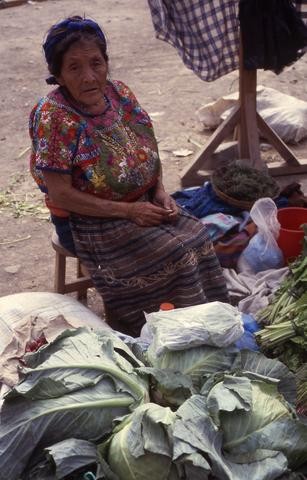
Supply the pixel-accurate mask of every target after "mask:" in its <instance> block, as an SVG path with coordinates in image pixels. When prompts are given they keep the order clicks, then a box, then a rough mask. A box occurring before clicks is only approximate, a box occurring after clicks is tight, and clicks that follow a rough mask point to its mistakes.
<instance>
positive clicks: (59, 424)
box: [0, 328, 149, 480]
mask: <svg viewBox="0 0 307 480" xmlns="http://www.w3.org/2000/svg"><path fill="white" fill-rule="evenodd" d="M26 362H27V365H28V368H25V369H24V371H23V375H24V380H23V381H22V382H21V383H19V384H18V385H17V386H16V387H15V388H13V389H12V390H10V392H9V393H8V394H7V395H6V397H5V401H4V403H3V406H2V409H1V423H0V479H1V480H4V479H6V480H7V479H10V480H17V479H19V478H20V475H21V474H22V473H23V471H24V469H25V468H26V466H27V465H28V464H29V462H30V463H35V461H37V459H38V457H37V454H40V452H41V450H43V449H44V448H46V447H49V446H51V445H53V444H55V443H57V442H59V441H63V440H68V439H71V438H77V439H82V440H88V441H91V442H99V441H100V440H102V439H103V438H104V437H106V436H107V435H108V434H110V433H111V432H112V430H113V426H114V419H116V418H118V417H121V416H122V415H126V414H128V413H130V412H131V411H132V410H133V409H134V408H135V407H136V406H137V405H139V404H140V403H143V402H147V401H148V400H149V396H148V385H147V382H146V380H144V379H143V378H142V377H141V376H140V375H139V374H137V373H136V368H137V367H139V366H140V362H139V361H138V360H137V359H136V358H135V357H134V355H133V354H132V352H131V351H130V350H129V348H128V347H126V346H125V344H124V343H123V342H121V341H119V340H118V339H117V337H116V336H115V335H114V334H112V333H111V332H110V333H109V332H107V331H105V330H101V331H97V332H95V333H94V332H91V331H90V330H88V329H86V328H80V329H77V330H67V331H65V332H64V333H62V334H61V335H60V336H59V337H58V338H57V339H56V340H55V341H54V342H52V343H50V344H48V345H46V346H44V347H42V348H40V350H38V351H37V352H36V353H32V354H29V355H27V356H26ZM29 478H31V477H29ZM43 478H44V477H43V476H41V480H43ZM59 478H61V477H59Z"/></svg>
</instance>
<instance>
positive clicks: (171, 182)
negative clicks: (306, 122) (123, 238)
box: [0, 0, 307, 314]
mask: <svg viewBox="0 0 307 480" xmlns="http://www.w3.org/2000/svg"><path fill="white" fill-rule="evenodd" d="M70 14H81V15H83V14H85V15H86V16H90V17H92V18H94V19H95V20H96V21H98V23H99V24H100V25H101V26H102V27H103V28H104V30H105V32H106V34H107V38H108V41H109V56H110V67H111V75H112V77H113V78H117V79H121V80H122V81H124V82H125V83H127V84H128V85H129V86H130V87H131V88H132V90H133V91H134V92H135V94H136V96H137V98H138V99H139V101H140V103H141V104H142V105H143V107H144V108H145V109H146V110H147V111H148V112H149V114H150V115H151V117H152V119H153V122H154V127H155V131H156V135H157V138H158V141H159V147H160V155H161V159H162V163H163V167H164V181H165V185H166V187H167V189H168V191H169V192H172V191H175V190H177V189H178V188H180V172H181V170H182V168H183V167H184V166H185V165H186V162H189V161H190V160H191V159H192V158H193V155H197V152H198V151H199V148H200V147H201V146H202V145H204V143H205V141H206V139H207V138H209V137H210V132H208V131H207V132H203V131H202V129H201V126H200V125H199V123H198V121H197V118H196V115H195V112H196V110H197V109H198V108H199V107H200V106H201V105H204V104H206V103H209V102H212V101H214V100H216V99H218V98H219V97H221V96H222V95H224V94H226V93H231V92H234V91H237V90H238V72H232V73H230V74H228V75H226V76H224V77H222V78H220V79H218V80H216V81H215V82H210V83H207V82H204V81H202V80H201V79H199V78H198V77H197V76H196V75H195V74H194V73H193V72H192V71H190V70H188V69H187V68H186V67H185V66H184V64H183V63H182V61H181V59H180V57H179V55H178V53H177V52H176V50H175V49H174V48H173V47H172V46H170V45H168V44H166V43H165V42H162V41H160V40H157V39H156V38H155V34H154V29H153V25H152V21H151V16H150V11H149V7H148V5H147V2H146V1H144V0H103V1H101V0H91V2H84V1H81V0H47V1H43V2H38V3H36V2H35V1H29V2H28V3H27V4H25V5H22V6H18V7H13V8H7V9H2V10H0V31H1V43H0V58H1V69H0V105H1V124H0V162H1V172H2V174H1V176H0V213H1V215H0V252H1V256H0V296H3V295H9V294H12V293H17V292H26V291H52V289H53V275H54V252H53V250H52V248H51V243H50V238H51V233H52V226H51V225H50V223H49V221H48V213H47V211H46V209H45V208H44V204H43V198H42V195H41V194H40V192H39V191H38V189H37V188H36V186H35V184H34V182H33V180H32V178H31V177H30V175H29V172H28V158H29V137H28V116H29V113H30V110H31V108H32V106H33V105H34V104H35V102H36V101H37V100H38V99H39V98H40V97H41V96H43V95H44V94H45V93H47V92H48V91H49V89H50V87H48V86H47V85H46V83H45V81H44V79H45V78H46V76H47V70H46V66H45V62H44V58H43V55H42V48H41V45H42V39H43V37H44V35H45V32H46V31H47V29H48V28H49V27H50V26H51V24H53V23H54V22H56V21H58V20H60V19H62V18H64V17H65V16H67V15H70ZM306 73H307V55H305V56H304V57H303V58H301V59H300V60H299V61H298V62H296V63H295V64H294V65H293V66H291V67H289V68H287V69H285V70H284V71H283V72H282V73H281V74H280V75H278V76H277V75H275V74H274V73H272V72H263V71H259V72H258V84H260V83H261V84H262V85H265V86H268V87H273V88H275V89H277V90H279V91H281V92H284V93H288V94H291V95H293V96H295V97H297V98H300V99H302V100H305V101H307V83H306V80H305V78H306ZM291 148H292V150H293V151H294V152H295V153H296V154H297V156H298V158H302V159H305V158H307V142H306V141H304V142H301V143H300V144H299V145H296V146H294V147H291ZM178 149H186V150H190V151H191V152H192V154H191V155H189V156H186V157H178V156H176V155H175V154H174V153H173V152H174V151H175V150H178ZM270 154H271V156H272V157H274V158H277V159H278V155H276V154H275V153H274V151H272V152H271V153H270ZM306 178H307V177H306V176H298V177H297V179H296V180H297V181H300V182H301V183H302V185H303V188H304V191H305V192H306V191H307V181H306ZM288 180H290V179H286V178H284V177H283V178H282V180H281V183H283V184H284V183H287V181H288ZM72 268H73V265H71V266H70V269H72ZM89 305H90V307H91V308H92V309H93V310H94V311H96V312H97V313H101V314H102V305H101V302H100V301H99V299H98V298H97V296H96V294H95V292H94V291H91V294H90V302H89Z"/></svg>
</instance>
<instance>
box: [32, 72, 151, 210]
mask: <svg viewBox="0 0 307 480" xmlns="http://www.w3.org/2000/svg"><path fill="white" fill-rule="evenodd" d="M105 101H106V105H107V106H106V109H105V111H104V112H103V113H102V114H101V115H91V114H86V113H83V112H81V111H80V110H78V109H77V108H76V106H74V105H73V104H72V103H71V102H70V101H69V98H68V96H67V95H66V93H65V90H64V89H63V88H62V87H59V88H57V89H55V90H53V91H52V92H50V93H49V94H48V95H47V96H46V97H44V98H42V99H41V100H40V101H39V102H38V104H37V105H35V107H34V108H33V110H32V112H31V115H30V122H29V129H30V137H31V139H32V153H31V159H30V169H31V174H32V176H33V178H34V180H35V181H36V183H37V184H38V186H39V188H40V189H41V191H43V192H44V193H45V194H46V205H47V206H48V207H49V209H50V211H51V213H53V214H54V215H57V216H63V217H65V216H68V215H69V212H67V211H65V210H62V209H59V208H56V207H55V206H54V205H52V202H51V201H50V199H49V198H48V190H47V186H46V183H45V181H44V171H53V172H57V173H62V174H69V175H71V176H72V184H73V186H74V187H75V188H77V189H79V190H81V191H83V192H87V193H89V194H93V195H97V196H99V197H101V198H104V199H108V200H115V201H133V200H136V199H137V198H139V197H141V196H142V195H143V194H144V193H145V192H146V191H147V190H149V189H150V188H151V187H152V186H153V185H155V183H156V181H157V178H158V176H159V173H160V159H159V155H158V148H157V142H156V139H155V135H154V132H153V128H152V124H151V120H150V118H149V116H148V114H147V113H146V112H145V111H144V110H143V109H142V107H141V106H140V105H139V103H138V101H137V100H136V98H135V96H134V94H133V93H132V92H131V90H130V89H129V88H128V87H127V86H126V85H125V84H124V83H122V82H120V81H116V80H113V81H108V83H107V87H106V91H105Z"/></svg>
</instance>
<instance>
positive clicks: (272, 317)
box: [255, 225, 307, 414]
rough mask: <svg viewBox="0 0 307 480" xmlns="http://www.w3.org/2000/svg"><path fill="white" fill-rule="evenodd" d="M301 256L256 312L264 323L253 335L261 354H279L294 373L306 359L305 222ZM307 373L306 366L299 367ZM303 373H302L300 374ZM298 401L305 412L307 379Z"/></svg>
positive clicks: (306, 253) (259, 319) (306, 251)
mask: <svg viewBox="0 0 307 480" xmlns="http://www.w3.org/2000/svg"><path fill="white" fill-rule="evenodd" d="M303 229H304V239H303V249H302V253H301V255H300V256H299V257H298V258H297V259H296V260H295V261H294V262H292V263H291V264H290V265H289V274H288V275H287V277H286V278H285V280H284V281H283V282H282V283H281V285H280V287H279V289H278V290H277V291H276V292H275V294H274V295H273V298H272V301H271V302H270V304H269V305H268V306H267V307H266V308H265V309H263V310H261V311H260V312H259V313H258V315H257V321H258V322H259V323H260V324H262V325H263V326H264V328H262V329H261V330H259V331H258V332H257V333H256V334H255V337H256V340H257V343H258V345H259V346H260V349H261V351H262V352H263V353H265V354H266V355H267V356H270V357H278V358H279V360H281V361H282V362H283V363H285V364H286V365H287V367H288V368H289V369H290V370H292V371H293V372H298V370H299V369H300V367H301V366H302V365H303V366H304V364H306V362H307V225H303ZM302 371H303V372H305V376H306V377H307V375H306V367H305V369H303V370H302ZM301 375H302V374H301ZM298 402H299V405H300V408H301V410H302V411H304V412H305V414H306V412H307V379H305V381H302V382H300V389H299V393H298Z"/></svg>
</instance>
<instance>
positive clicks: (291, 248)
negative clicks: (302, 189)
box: [277, 207, 307, 263]
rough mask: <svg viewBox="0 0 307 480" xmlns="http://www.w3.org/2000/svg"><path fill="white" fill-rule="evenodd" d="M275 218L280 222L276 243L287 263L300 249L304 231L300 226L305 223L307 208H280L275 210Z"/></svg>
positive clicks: (306, 220)
mask: <svg viewBox="0 0 307 480" xmlns="http://www.w3.org/2000/svg"><path fill="white" fill-rule="evenodd" d="M277 218H278V221H279V223H280V232H279V237H278V240H277V243H278V246H279V248H280V249H281V251H282V252H283V254H284V257H285V261H286V263H288V262H291V261H292V260H294V259H295V258H296V257H297V256H298V255H299V254H300V253H301V251H302V242H303V238H304V232H303V229H302V228H300V227H301V225H302V224H303V223H307V208H301V207H287V208H281V209H279V210H278V212H277Z"/></svg>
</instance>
